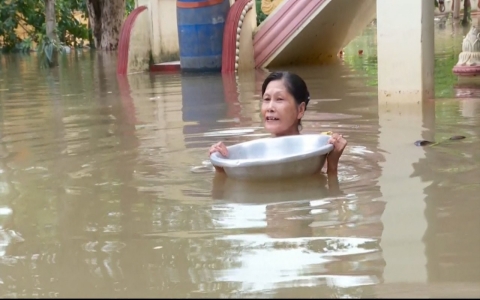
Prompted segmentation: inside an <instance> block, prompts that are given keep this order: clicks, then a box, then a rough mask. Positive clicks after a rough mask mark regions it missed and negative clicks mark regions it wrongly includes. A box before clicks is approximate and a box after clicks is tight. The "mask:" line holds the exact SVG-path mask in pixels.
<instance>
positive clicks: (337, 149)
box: [327, 133, 347, 174]
mask: <svg viewBox="0 0 480 300" xmlns="http://www.w3.org/2000/svg"><path fill="white" fill-rule="evenodd" d="M328 143H329V144H332V145H333V150H332V151H331V152H330V153H328V155H327V173H328V174H332V173H336V172H337V169H338V161H339V160H340V156H342V153H343V150H345V147H346V146H347V140H346V139H344V138H343V135H341V134H338V133H333V134H332V135H331V137H330V139H329V140H328Z"/></svg>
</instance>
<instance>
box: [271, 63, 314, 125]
mask: <svg viewBox="0 0 480 300" xmlns="http://www.w3.org/2000/svg"><path fill="white" fill-rule="evenodd" d="M276 80H283V82H284V83H285V87H286V88H287V90H288V92H289V93H290V94H291V95H292V96H293V98H294V99H295V102H296V103H297V105H300V104H302V102H305V110H307V105H308V101H310V93H309V92H308V89H307V84H306V83H305V81H303V79H302V78H301V77H300V76H298V75H297V74H295V73H291V72H287V71H283V72H273V73H270V75H268V76H267V78H265V81H263V84H262V97H263V95H264V94H265V90H266V89H267V86H268V84H269V83H270V82H272V81H276ZM298 125H299V126H302V124H301V121H300V120H299V121H298Z"/></svg>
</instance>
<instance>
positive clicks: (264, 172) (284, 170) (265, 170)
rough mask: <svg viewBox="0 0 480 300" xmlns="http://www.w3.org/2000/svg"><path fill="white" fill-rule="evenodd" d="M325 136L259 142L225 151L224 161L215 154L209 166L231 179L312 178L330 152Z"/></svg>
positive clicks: (235, 146) (232, 147)
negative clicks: (222, 170) (219, 169)
mask: <svg viewBox="0 0 480 300" xmlns="http://www.w3.org/2000/svg"><path fill="white" fill-rule="evenodd" d="M329 138H330V136H328V135H325V134H304V135H291V136H285V137H276V138H263V139H257V140H253V141H248V142H244V143H240V144H236V145H233V146H229V147H227V149H228V154H229V155H228V157H224V156H222V155H221V154H220V153H218V152H215V153H212V155H211V156H210V161H211V162H212V165H214V166H217V167H223V168H224V170H225V173H226V174H227V175H228V176H229V177H231V178H235V179H245V180H259V179H261V180H268V179H279V178H289V177H296V176H304V175H312V174H314V173H316V172H319V171H320V169H321V168H322V166H323V165H324V164H325V160H326V158H327V154H328V153H329V152H330V151H332V150H333V145H331V144H328V140H329Z"/></svg>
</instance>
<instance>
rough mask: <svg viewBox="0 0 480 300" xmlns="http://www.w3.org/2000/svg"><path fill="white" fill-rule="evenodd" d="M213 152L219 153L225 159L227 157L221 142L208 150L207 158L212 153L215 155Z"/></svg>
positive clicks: (225, 148) (226, 151)
mask: <svg viewBox="0 0 480 300" xmlns="http://www.w3.org/2000/svg"><path fill="white" fill-rule="evenodd" d="M215 152H220V154H221V155H223V156H225V157H227V156H228V150H227V147H226V146H225V144H224V143H223V142H218V143H216V144H213V145H212V147H210V150H209V151H208V157H210V155H212V153H215Z"/></svg>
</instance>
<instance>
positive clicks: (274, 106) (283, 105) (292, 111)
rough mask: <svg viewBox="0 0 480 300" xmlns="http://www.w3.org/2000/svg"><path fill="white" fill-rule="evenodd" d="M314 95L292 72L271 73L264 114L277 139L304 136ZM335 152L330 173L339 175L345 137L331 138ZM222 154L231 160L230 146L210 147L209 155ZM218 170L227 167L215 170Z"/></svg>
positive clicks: (266, 85) (264, 94) (330, 158)
mask: <svg viewBox="0 0 480 300" xmlns="http://www.w3.org/2000/svg"><path fill="white" fill-rule="evenodd" d="M309 100H310V94H309V92H308V89H307V85H306V84H305V81H303V79H302V78H301V77H300V76H298V75H296V74H294V73H290V72H274V73H271V74H270V75H269V76H268V77H267V78H266V79H265V81H264V82H263V85H262V108H261V113H262V116H263V122H264V126H265V129H266V130H267V131H268V132H270V133H271V134H272V135H273V136H274V137H279V136H286V135H296V134H300V131H301V129H302V123H301V121H302V117H303V115H304V114H305V110H306V109H307V105H308V101H309ZM328 142H329V143H330V144H332V145H333V150H332V151H331V152H330V153H329V154H328V155H327V161H326V165H327V174H329V175H336V174H337V167H338V161H339V160H340V156H341V155H342V153H343V150H344V149H345V146H346V145H347V141H346V140H345V139H344V138H343V136H342V135H341V134H337V133H333V134H332V136H331V137H330V139H329V141H328ZM214 152H220V154H222V155H223V156H225V157H228V150H227V147H226V146H225V144H224V143H223V142H219V143H216V144H214V145H213V146H212V147H210V151H209V156H210V155H211V154H212V153H214ZM215 169H216V170H217V171H223V168H220V167H215Z"/></svg>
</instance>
